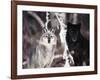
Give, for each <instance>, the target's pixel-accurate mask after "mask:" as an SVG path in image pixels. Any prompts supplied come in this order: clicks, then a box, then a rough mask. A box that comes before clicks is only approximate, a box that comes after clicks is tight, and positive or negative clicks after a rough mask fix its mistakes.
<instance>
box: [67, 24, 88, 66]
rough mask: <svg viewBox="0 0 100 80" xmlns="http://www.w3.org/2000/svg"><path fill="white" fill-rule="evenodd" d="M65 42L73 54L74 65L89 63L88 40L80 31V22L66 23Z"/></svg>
mask: <svg viewBox="0 0 100 80" xmlns="http://www.w3.org/2000/svg"><path fill="white" fill-rule="evenodd" d="M67 26H68V27H67V34H66V42H67V44H68V48H69V51H70V53H71V55H72V56H73V59H74V62H75V66H83V65H89V40H87V39H85V38H84V37H83V36H82V34H81V32H80V28H81V24H80V23H79V24H72V23H68V24H67Z"/></svg>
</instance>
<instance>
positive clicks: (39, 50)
mask: <svg viewBox="0 0 100 80" xmlns="http://www.w3.org/2000/svg"><path fill="white" fill-rule="evenodd" d="M56 43H57V38H56V36H55V35H54V34H53V33H52V32H50V31H48V32H46V33H43V35H42V36H41V38H40V40H39V41H38V45H37V47H36V54H33V55H32V62H31V68H45V67H50V66H51V63H52V61H53V59H54V53H55V50H56Z"/></svg>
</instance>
